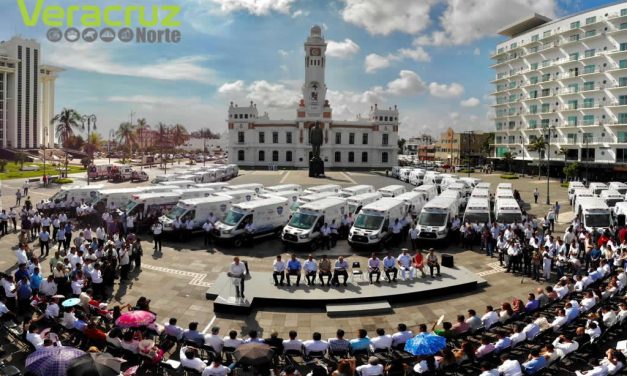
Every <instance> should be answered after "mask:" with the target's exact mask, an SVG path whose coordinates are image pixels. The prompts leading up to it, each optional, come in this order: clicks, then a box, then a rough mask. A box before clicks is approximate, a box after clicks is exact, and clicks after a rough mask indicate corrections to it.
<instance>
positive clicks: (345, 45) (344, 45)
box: [327, 38, 359, 59]
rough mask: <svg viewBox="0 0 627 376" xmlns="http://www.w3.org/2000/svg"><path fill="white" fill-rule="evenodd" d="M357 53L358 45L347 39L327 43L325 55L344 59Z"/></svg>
mask: <svg viewBox="0 0 627 376" xmlns="http://www.w3.org/2000/svg"><path fill="white" fill-rule="evenodd" d="M357 52H359V45H358V44H357V43H355V42H353V41H352V40H350V39H348V38H346V39H344V40H343V41H340V42H336V41H333V40H329V41H327V55H329V56H332V57H337V58H339V59H346V58H348V57H351V56H353V55H354V54H356V53H357Z"/></svg>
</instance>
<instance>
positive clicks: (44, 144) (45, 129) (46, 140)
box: [41, 127, 48, 188]
mask: <svg viewBox="0 0 627 376" xmlns="http://www.w3.org/2000/svg"><path fill="white" fill-rule="evenodd" d="M46 142H48V127H44V142H43V143H42V144H41V146H42V147H43V148H44V188H45V187H46V180H47V179H46Z"/></svg>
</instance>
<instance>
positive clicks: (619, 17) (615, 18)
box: [607, 12, 627, 24]
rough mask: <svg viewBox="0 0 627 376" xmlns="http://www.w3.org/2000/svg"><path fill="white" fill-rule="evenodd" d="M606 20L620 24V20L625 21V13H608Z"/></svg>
mask: <svg viewBox="0 0 627 376" xmlns="http://www.w3.org/2000/svg"><path fill="white" fill-rule="evenodd" d="M607 21H608V22H610V23H612V24H620V23H622V22H625V21H627V13H625V14H621V13H619V12H616V13H612V14H609V15H608V16H607Z"/></svg>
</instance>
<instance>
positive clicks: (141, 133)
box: [135, 118, 150, 154]
mask: <svg viewBox="0 0 627 376" xmlns="http://www.w3.org/2000/svg"><path fill="white" fill-rule="evenodd" d="M148 130H150V125H148V121H147V120H146V119H144V118H140V119H137V125H136V128H135V133H137V136H136V139H137V140H139V148H140V150H141V152H142V154H143V153H144V152H145V151H146V143H145V142H146V131H148Z"/></svg>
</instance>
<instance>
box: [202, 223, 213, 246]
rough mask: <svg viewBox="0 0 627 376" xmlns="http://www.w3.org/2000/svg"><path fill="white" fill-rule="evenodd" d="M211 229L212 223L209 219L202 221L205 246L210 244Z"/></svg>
mask: <svg viewBox="0 0 627 376" xmlns="http://www.w3.org/2000/svg"><path fill="white" fill-rule="evenodd" d="M212 231H213V223H211V221H209V220H207V222H205V223H203V225H202V232H203V235H204V244H205V247H207V246H209V244H211V241H212V239H211V232H212Z"/></svg>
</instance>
